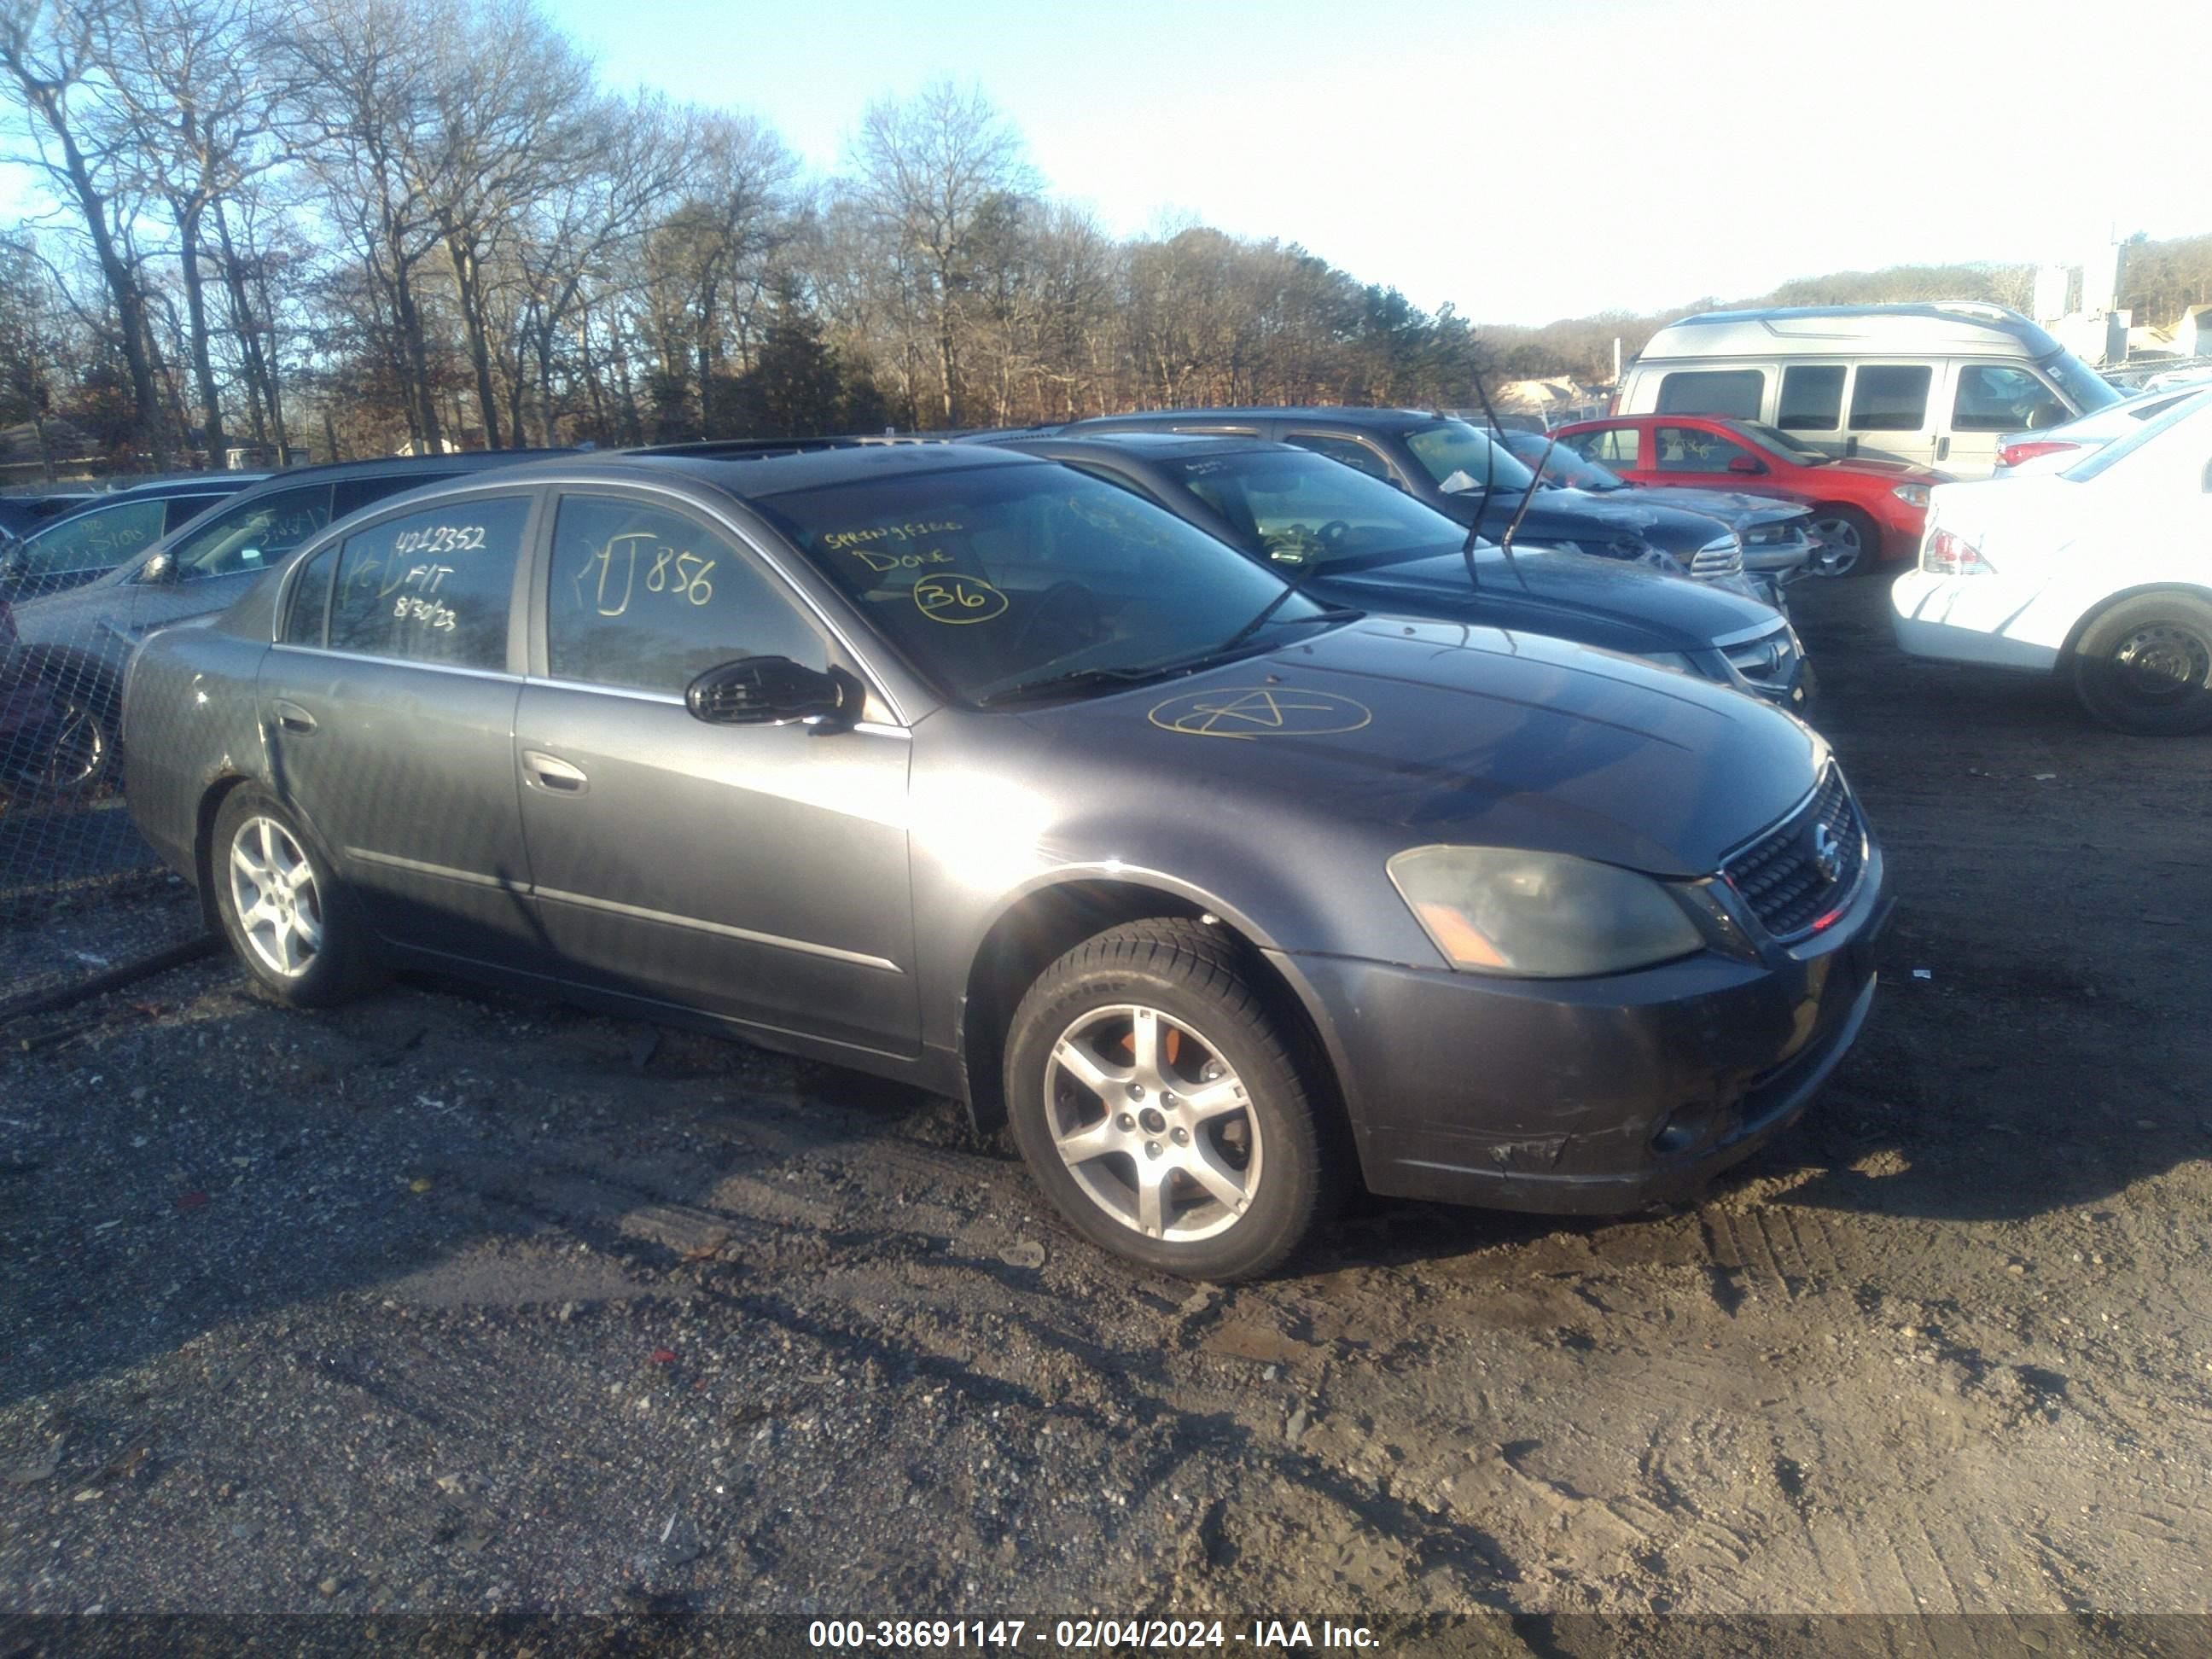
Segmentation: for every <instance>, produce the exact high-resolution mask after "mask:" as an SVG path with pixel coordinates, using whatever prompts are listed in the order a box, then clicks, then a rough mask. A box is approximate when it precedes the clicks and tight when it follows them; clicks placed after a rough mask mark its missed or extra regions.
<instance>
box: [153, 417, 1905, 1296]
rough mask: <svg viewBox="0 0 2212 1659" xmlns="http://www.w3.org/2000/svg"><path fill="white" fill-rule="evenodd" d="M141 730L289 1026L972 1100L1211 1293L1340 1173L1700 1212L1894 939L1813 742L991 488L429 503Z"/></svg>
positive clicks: (572, 485)
mask: <svg viewBox="0 0 2212 1659" xmlns="http://www.w3.org/2000/svg"><path fill="white" fill-rule="evenodd" d="M124 720H125V739H126V741H125V755H126V766H127V779H128V790H129V800H130V804H131V810H132V811H133V812H134V813H135V815H136V816H137V819H138V822H139V823H140V825H141V827H142V828H143V829H144V831H145V832H146V834H147V835H148V836H149V838H150V839H151V840H152V841H153V842H154V844H155V846H156V847H157V848H160V849H161V852H162V853H163V854H164V855H165V856H166V857H167V859H168V860H169V861H170V862H171V863H172V864H173V866H175V867H176V868H177V869H178V870H179V871H181V872H184V873H185V875H186V876H187V877H188V878H190V879H191V880H192V881H193V882H194V883H195V884H197V887H198V889H199V890H200V892H201V893H202V895H203V896H204V900H205V902H206V903H207V905H208V908H209V911H210V916H211V918H212V919H213V920H215V921H217V922H219V924H220V925H221V927H222V929H223V930H224V932H225V933H227V934H228V938H229V940H230V942H231V944H232V945H233V947H234V949H235V950H236V951H237V952H238V954H239V956H240V958H241V959H242V960H243V961H244V963H246V967H247V969H249V970H250V971H251V972H252V974H253V975H255V976H256V977H257V978H258V980H259V981H261V982H262V983H264V985H265V986H267V987H269V988H270V990H272V991H273V992H274V993H275V994H276V995H278V996H279V997H281V998H283V999H284V1000H289V1001H291V1002H295V1003H300V1004H319V1003H325V1002H329V1001H331V1000H335V999H337V998H339V997H341V996H343V995H345V994H348V993H349V992H351V991H354V990H356V989H358V988H360V987H362V986H363V985H364V984H366V983H368V981H371V980H372V979H373V978H374V975H376V973H377V972H378V971H379V970H380V969H383V968H386V967H387V966H394V965H402V964H410V963H411V964H416V965H428V966H434V967H437V968H440V969H448V970H455V971H460V972H464V973H468V974H472V975H482V976H485V977H489V978H494V979H497V980H500V981H506V982H507V983H509V984H513V985H519V986H523V987H538V988H540V989H543V990H545V991H547V992H550V993H553V994H560V995H563V996H568V997H571V998H574V999H576V1000H582V1001H585V1002H587V1003H592V1004H595V1005H597V1006H603V1007H606V1008H610V1009H612V1010H615V1011H617V1012H626V1013H630V1014H635V1015H641V1016H643V1017H646V1018H655V1019H664V1020H669V1021H681V1022H686V1023H691V1024H699V1025H702V1026H705V1027H707V1028H708V1029H712V1030H720V1031H725V1032H727V1033H729V1034H731V1035H733V1036H740V1037H743V1038H744V1039H746V1040H748V1041H750V1042H757V1043H761V1044H763V1045H766V1046H769V1047H771V1048H781V1049H785V1050H788V1051H790V1052H793V1053H797V1054H806V1055H811V1056H815V1057H817V1058H820V1059H824V1060H834V1061H838V1062H841V1063H843V1064H845V1065H848V1066H856V1067H859V1068H861V1069H864V1070H866V1071H870V1072H874V1073H880V1074H883V1075H884V1076H887V1077H892V1078H897V1079H905V1080H908V1081H910V1082H912V1083H915V1084H917V1085H921V1086H924V1087H927V1088H930V1089H935V1090H941V1091H947V1092H949V1093H951V1094H954V1095H957V1096H958V1097H961V1098H962V1099H963V1100H965V1101H966V1102H967V1103H969V1109H970V1110H971V1111H972V1112H973V1114H974V1115H975V1119H976V1121H978V1123H979V1124H980V1125H983V1126H991V1125H994V1124H997V1123H1000V1122H1006V1123H1007V1124H1008V1125H1009V1126H1010V1127H1011V1128H1012V1132H1013V1135H1014V1139H1015V1140H1016V1141H1017V1143H1018V1145H1019V1146H1020V1148H1021V1150H1022V1152H1023V1155H1024V1158H1025V1159H1026V1161H1027V1162H1028V1164H1029V1166H1030V1170H1032V1171H1033V1172H1034V1174H1035V1176H1036V1180H1037V1181H1038V1182H1039V1183H1040V1184H1041V1185H1042V1187H1043V1188H1044V1189H1045V1191H1046V1193H1047V1194H1048V1195H1049V1196H1050V1198H1051V1199H1052V1200H1053V1202H1054V1205H1055V1206H1057V1207H1058V1208H1059V1209H1060V1212H1062V1214H1063V1215H1065V1216H1066V1218H1067V1220H1068V1222H1069V1224H1070V1225H1072V1226H1073V1227H1074V1228H1075V1229H1076V1230H1077V1231H1079V1232H1080V1233H1082V1234H1083V1235H1084V1236H1085V1237H1088V1238H1089V1239H1091V1240H1092V1241H1093V1242H1094V1243H1097V1244H1099V1245H1102V1246H1103V1247H1104V1248H1106V1249H1111V1250H1116V1251H1119V1252H1121V1254H1123V1255H1128V1256H1131V1257H1133V1258H1135V1259H1137V1260H1139V1261H1144V1262H1146V1263H1149V1264H1151V1265H1153V1266H1155V1267H1162V1268H1165V1269H1168V1270H1170V1271H1172V1272H1177V1273H1188V1274H1193V1275H1195V1276H1200V1277H1204V1278H1208V1279H1229V1278H1233V1277H1237V1276H1240V1275H1247V1274H1252V1273H1261V1272H1263V1271H1265V1270H1267V1268H1269V1267H1272V1266H1273V1265H1274V1264H1275V1263H1277V1262H1279V1261H1281V1260H1282V1259H1283V1258H1284V1256H1285V1255H1286V1254H1287V1253H1288V1252H1289V1251H1290V1250H1291V1249H1292V1248H1293V1247H1294V1246H1295V1245H1296V1244H1297V1242H1298V1240H1299V1239H1300V1238H1301V1237H1303V1236H1304V1234H1305V1233H1306V1232H1307V1231H1308V1230H1309V1229H1310V1227H1311V1226H1312V1225H1314V1223H1315V1221H1316V1218H1317V1217H1319V1216H1320V1215H1321V1214H1322V1213H1323V1212H1324V1210H1325V1208H1326V1206H1327V1205H1328V1202H1329V1200H1330V1199H1331V1198H1332V1196H1333V1195H1334V1194H1336V1193H1337V1192H1339V1191H1340V1190H1341V1189H1342V1188H1344V1187H1345V1186H1346V1185H1347V1184H1349V1183H1351V1182H1355V1181H1357V1182H1364V1184H1365V1185H1366V1187H1367V1188H1370V1190H1372V1191H1374V1192H1376V1193H1380V1194H1408V1195H1415V1196H1419V1197H1424V1198H1435V1199H1444V1200H1461V1201H1466V1202H1471V1203H1479V1204H1492V1205H1498V1206H1505V1207H1510V1208H1519V1209H1530V1210H1541V1211H1553V1212H1570V1211H1573V1212H1617V1211H1623V1210H1630V1209H1634V1208H1637V1207H1639V1206H1643V1205H1644V1204H1646V1203H1648V1202H1650V1201H1653V1200H1668V1199H1673V1198H1677V1197H1680V1196H1684V1195H1686V1194H1689V1193H1692V1192H1693V1191H1694V1190H1695V1189H1696V1188H1697V1186H1698V1185H1699V1182H1701V1181H1703V1180H1704V1179H1705V1177H1706V1176H1710V1175H1711V1174H1712V1173H1713V1172H1714V1171H1715V1170H1718V1169H1720V1168H1722V1167H1723V1166H1725V1165H1727V1164H1730V1163H1732V1162H1734V1161H1735V1160H1736V1159H1738V1158H1742V1157H1743V1156H1745V1155H1746V1154H1747V1153H1748V1152H1751V1151H1752V1150H1753V1148H1755V1147H1756V1146H1759V1145H1760V1144H1761V1143H1762V1142H1763V1141H1765V1139H1768V1138H1769V1137H1771V1135H1773V1134H1774V1133H1776V1132H1778V1130H1779V1129H1780V1128H1782V1127H1784V1125H1786V1124H1787V1123H1789V1122H1790V1121H1791V1120H1792V1119H1793V1118H1795V1117H1796V1115H1797V1114H1798V1113H1799V1112H1800V1111H1801V1110H1802V1109H1803V1107H1804V1106H1805V1104H1806V1103H1807V1102H1808V1099H1809V1098H1810V1097H1811V1096H1812V1094H1813V1093H1814V1091H1815V1090H1816V1089H1817V1088H1818V1086H1819V1085H1820V1083H1821V1081H1822V1079H1825V1078H1826V1076H1827V1074H1828V1073H1829V1072H1830V1071H1831V1070H1832V1068H1833V1067H1834V1066H1835V1065H1836V1064H1837V1062H1838V1060H1840V1059H1841V1058H1842V1057H1843V1055H1844V1052H1845V1050H1846V1049H1847V1048H1849V1047H1850V1043H1851V1042H1852V1040H1853V1038H1854V1037H1855V1036H1857V1033H1858V1031H1859V1029H1860V1027H1861V1025H1862V1024H1863V1021H1864V1020H1865V1018H1866V1016H1867V1011H1868V1008H1869V1005H1870V1004H1871V1002H1872V1000H1873V997H1874V989H1875V975H1874V969H1873V964H1872V960H1871V955H1872V952H1871V948H1870V947H1871V944H1872V940H1873V937H1874V934H1875V931H1876V929H1877V927H1879V925H1880V923H1881V920H1882V918H1883V915H1884V912H1885V909H1886V906H1887V896H1886V892H1885V887H1886V883H1885V878H1884V873H1883V868H1882V861H1881V854H1880V852H1879V851H1878V850H1877V848H1876V847H1875V842H1874V841H1873V838H1872V836H1871V835H1870V834H1869V830H1868V828H1867V825H1866V823H1865V822H1864V820H1863V817H1861V815H1860V812H1859V810H1858V808H1857V804H1856V802H1855V801H1854V799H1853V798H1852V796H1851V793H1850V790H1849V789H1848V788H1847V787H1845V785H1844V780H1843V777H1842V775H1841V773H1840V772H1839V771H1838V768H1837V765H1836V763H1835V762H1834V760H1833V758H1832V757H1831V756H1830V754H1829V752H1828V750H1827V748H1826V745H1825V744H1823V742H1822V741H1821V739H1820V738H1819V737H1818V736H1817V735H1816V734H1814V732H1811V731H1809V730H1808V729H1807V728H1806V727H1805V726H1802V724H1800V723H1799V722H1798V721H1796V720H1794V719H1792V718H1790V716H1789V715H1787V714H1781V713H1779V712H1778V711H1776V710H1774V709H1771V708H1766V707H1765V706H1763V705H1761V704H1760V703H1759V702H1754V701H1753V700H1752V699H1751V698H1748V697H1746V696H1740V695H1738V694H1737V693H1735V692H1733V691H1729V690H1723V689H1721V688H1718V687H1716V686H1712V685H1710V684H1705V683H1704V682H1702V681H1699V680H1696V679H1692V678H1689V677H1687V676H1685V675H1681V674H1677V673H1670V672H1668V671H1665V670H1662V669H1657V668H1653V667H1650V666H1649V665H1644V664H1642V663H1639V662H1637V661H1635V660H1633V659H1628V658H1625V657H1620V656H1615V655H1613V654H1610V653H1604V652H1599V651H1594V650H1590V649H1587V648H1584V647H1578V646H1573V645H1568V644H1565V643H1563V642H1561V641H1556V640H1551V639H1547V638H1544V637H1542V636H1540V635H1524V634H1518V633H1512V632H1506V631H1501V630H1498V629H1489V628H1485V627H1481V626H1476V625H1472V624H1462V623H1440V622H1435V621H1427V622H1424V621H1418V620H1413V619H1409V618H1401V617H1383V616H1374V615H1362V614H1361V613H1358V612H1356V611H1345V610H1342V609H1340V608H1334V607H1331V606H1328V605H1323V604H1321V603H1319V602H1317V601H1316V600H1314V599H1310V598H1309V597H1307V596H1305V595H1304V594H1300V593H1297V592H1294V591H1292V590H1291V587H1289V586H1287V585H1286V584H1285V583H1284V582H1283V581H1282V580H1280V579H1279V577H1277V576H1276V575H1274V574H1273V573H1272V572H1270V571H1269V570H1267V569H1266V568H1263V567H1261V565H1259V564H1257V563H1255V562H1254V561H1252V560H1250V559H1248V558H1246V557H1245V556H1243V555H1242V554H1240V553H1238V552H1237V551H1235V550H1233V549H1231V548H1230V547H1229V546H1227V545H1226V544H1224V543H1221V542H1219V541H1217V540H1214V539H1213V538H1211V537H1209V536H1207V535H1206V534H1204V533H1203V532H1200V531H1199V530H1198V529H1196V528H1194V526H1191V525H1189V524H1188V523H1185V522H1184V521H1183V520H1181V519H1178V518H1176V517H1174V516H1173V515H1171V514H1170V513H1166V512H1165V511H1164V510H1162V509H1160V508H1158V507H1154V506H1152V504H1150V503H1149V502H1146V501H1143V500H1140V499H1139V498H1138V497H1136V496H1133V495H1130V494H1128V493H1127V492H1126V491H1123V490H1121V489H1117V488H1116V487H1115V486H1114V485H1112V484H1109V483H1103V482H1100V481H1098V480H1097V479H1094V478H1091V477H1086V476H1085V475H1084V474H1081V473H1079V472H1076V471H1073V470H1070V469H1068V468H1065V467H1062V466H1060V465H1057V464H1054V463H1053V462H1049V461H1045V460H1040V459H1032V458H1026V457H1022V456H1018V455H1013V454H1009V453H1004V452H997V451H993V450H989V449H983V448H975V447H967V448H963V447H946V446H899V447H861V448H850V449H842V450H830V451H826V452H823V453H810V454H798V455H786V456H780V457H764V458H757V459H703V458H685V459H673V458H665V457H663V458H652V459H645V458H627V459H625V458H620V457H609V458H604V459H601V458H588V457H578V458H574V459H563V460H556V461H547V462H544V463H538V464H534V465H524V466H518V467H513V468H510V469H507V470H504V471H500V472H498V473H496V474H492V475H488V476H484V477H478V478H477V479H474V480H471V481H467V482H456V483H450V484H446V485H441V486H436V487H434V488H432V489H427V490H420V491H416V492H415V493H414V494H412V495H408V496H404V497H399V498H397V499H395V500H393V501H387V502H385V503H382V504H380V505H379V506H377V507H374V508H371V509H369V510H368V511H366V512H364V513H357V514H356V515H354V516H353V517H352V518H350V519H348V520H343V521H342V522H340V523H337V524H335V525H333V526H330V527H329V528H328V529H327V530H326V531H325V532H322V534H321V535H320V536H319V537H318V538H316V539H314V540H313V541H311V542H309V543H308V544H307V545H306V546H305V547H304V548H303V549H302V550H301V552H300V553H299V554H298V555H297V556H295V558H294V559H293V560H292V561H291V562H289V564H288V565H287V566H286V567H285V568H283V570H282V571H281V572H277V573H274V574H272V575H271V576H270V577H269V578H267V579H264V581H263V582H262V583H261V584H260V585H258V586H256V587H255V588H254V589H253V590H252V592H250V593H248V595H247V596H246V598H245V599H241V600H240V602H239V603H238V604H237V605H235V606H234V607H233V608H232V609H231V610H230V611H228V612H225V613H224V614H223V615H222V617H218V618H215V619H212V620H211V621H210V622H207V623H187V624H185V625H182V626H179V627H176V628H173V629H167V630H165V631H163V632H161V633H159V634H156V635H154V636H153V637H152V638H151V639H149V641H147V643H146V644H145V646H144V647H143V648H142V649H141V650H140V651H139V653H138V654H137V657H136V659H134V662H133V665H132V669H131V678H130V683H129V685H128V687H127V689H126V691H125V711H124Z"/></svg>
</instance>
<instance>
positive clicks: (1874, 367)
mask: <svg viewBox="0 0 2212 1659" xmlns="http://www.w3.org/2000/svg"><path fill="white" fill-rule="evenodd" d="M1934 378H1935V371H1934V370H1933V369H1931V368H1929V367H1928V365H1927V364H1925V363H1915V364H1905V363H1862V364H1861V365H1860V366H1859V372H1858V378H1857V380H1854V381H1853V382H1852V384H1851V429H1852V430H1853V431H1854V432H1917V431H1919V430H1920V429H1921V428H1923V427H1924V426H1926V425H1927V424H1928V383H1929V380H1933V379H1934Z"/></svg>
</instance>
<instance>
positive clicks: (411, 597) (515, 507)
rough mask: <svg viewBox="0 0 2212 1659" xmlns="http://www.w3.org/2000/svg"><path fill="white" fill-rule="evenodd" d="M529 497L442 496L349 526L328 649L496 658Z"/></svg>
mask: <svg viewBox="0 0 2212 1659" xmlns="http://www.w3.org/2000/svg"><path fill="white" fill-rule="evenodd" d="M529 519H530V502H529V500H528V498H527V497H525V496H519V495H505V496H493V497H490V498H489V499H482V498H479V499H477V500H473V501H447V502H444V503H442V504H441V505H439V506H437V507H431V508H428V510H426V511H423V512H421V513H408V514H405V515H404V516H403V517H400V518H397V519H386V520H385V521H384V522H383V523H382V524H380V525H377V526H374V527H372V528H370V529H368V530H364V531H362V532H361V533H360V534H359V535H357V536H349V537H348V538H346V541H345V544H344V546H343V547H342V548H341V549H340V550H339V552H338V568H337V593H336V595H335V596H334V597H333V599H332V601H331V650H333V651H357V652H359V653H361V654H362V655H363V656H369V657H397V658H399V659H402V660H404V661H408V662H420V663H431V664H437V665H445V666H451V667H456V668H492V669H497V668H504V667H505V666H506V665H507V611H508V608H509V596H510V595H511V594H512V592H513V587H514V565H515V559H516V557H517V556H518V555H519V554H520V551H521V549H522V531H523V526H525V525H526V523H528V522H529Z"/></svg>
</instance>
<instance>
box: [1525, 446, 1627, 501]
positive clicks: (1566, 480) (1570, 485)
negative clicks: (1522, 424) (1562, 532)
mask: <svg viewBox="0 0 2212 1659" xmlns="http://www.w3.org/2000/svg"><path fill="white" fill-rule="evenodd" d="M1502 436H1503V439H1504V444H1505V447H1506V448H1508V449H1510V450H1511V451H1512V452H1513V453H1514V454H1516V455H1517V456H1519V457H1520V458H1521V459H1522V460H1524V461H1526V462H1528V465H1529V466H1530V467H1532V468H1533V467H1534V466H1536V465H1539V464H1541V465H1542V466H1543V469H1544V482H1545V483H1555V484H1562V485H1565V487H1566V488H1567V489H1587V490H1589V491H1590V492H1591V493H1592V494H1594V495H1601V494H1603V493H1604V492H1605V491H1607V490H1608V489H1627V488H1628V481H1627V480H1626V479H1625V478H1623V477H1621V476H1620V474H1619V473H1618V472H1615V471H1613V470H1612V469H1611V468H1609V467H1603V466H1600V465H1598V464H1597V463H1596V462H1595V461H1593V460H1589V459H1585V458H1584V457H1583V456H1580V455H1577V454H1576V453H1575V452H1574V451H1573V450H1571V449H1569V448H1568V447H1566V446H1565V444H1555V443H1553V441H1551V440H1550V439H1549V438H1547V437H1546V436H1545V435H1543V434H1542V433H1541V432H1508V433H1504V434H1503V435H1502ZM1547 450H1548V451H1549V452H1550V453H1546V452H1547Z"/></svg>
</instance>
